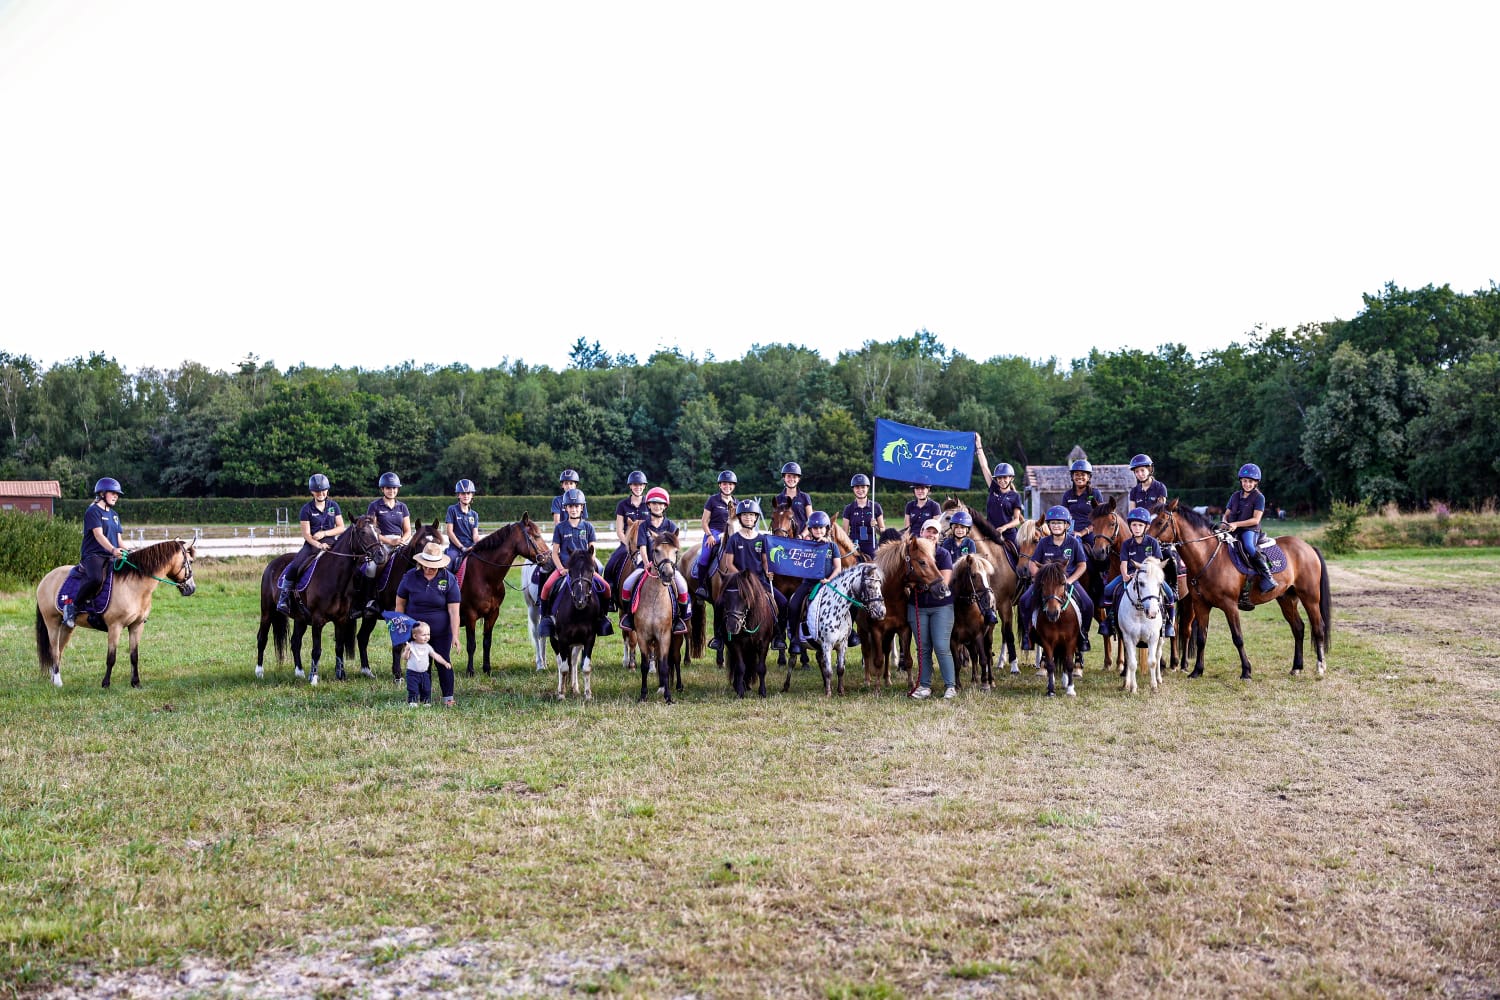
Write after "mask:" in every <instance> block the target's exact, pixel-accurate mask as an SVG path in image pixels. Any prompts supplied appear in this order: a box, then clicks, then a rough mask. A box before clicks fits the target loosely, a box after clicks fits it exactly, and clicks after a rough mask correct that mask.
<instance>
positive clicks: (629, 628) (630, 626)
mask: <svg viewBox="0 0 1500 1000" xmlns="http://www.w3.org/2000/svg"><path fill="white" fill-rule="evenodd" d="M620 631H621V632H634V631H635V615H633V614H631V613H630V612H629V611H621V612H620Z"/></svg>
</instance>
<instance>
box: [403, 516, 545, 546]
mask: <svg viewBox="0 0 1500 1000" xmlns="http://www.w3.org/2000/svg"><path fill="white" fill-rule="evenodd" d="M531 523H532V524H535V523H536V522H535V521H532V522H531ZM513 528H514V529H515V530H517V531H519V532H520V533H521V534H523V535H524V534H526V528H525V527H524V526H523V523H522V522H521V521H512V522H510V523H509V524H506V525H501V526H500V527H498V528H496V529H495V530H494V531H492V532H490V533H489V534H488V535H485V536H484V537H483V538H481V539H480V540H479V541H477V542H475V543H474V549H473V551H475V552H489V551H490V550H492V549H498V548H499V547H500V546H502V545H504V544H505V541H506V536H507V535H509V534H510V531H511V529H513ZM416 536H417V533H416V532H415V531H413V532H412V537H413V538H415V537H416Z"/></svg>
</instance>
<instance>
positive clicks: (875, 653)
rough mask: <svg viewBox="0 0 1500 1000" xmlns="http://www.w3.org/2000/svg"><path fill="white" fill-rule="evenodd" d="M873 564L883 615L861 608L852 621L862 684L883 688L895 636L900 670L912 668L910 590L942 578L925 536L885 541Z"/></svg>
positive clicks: (889, 680)
mask: <svg viewBox="0 0 1500 1000" xmlns="http://www.w3.org/2000/svg"><path fill="white" fill-rule="evenodd" d="M875 565H877V566H879V567H880V578H881V581H880V583H881V597H882V598H884V604H885V615H884V616H883V617H881V618H879V619H876V618H875V617H874V616H873V615H870V614H868V613H866V612H864V611H861V612H860V613H859V614H857V615H855V619H854V620H855V623H856V624H857V625H858V627H859V643H860V645H859V648H860V652H861V654H862V655H863V657H864V661H865V683H867V684H871V683H873V684H879V685H880V686H881V687H884V686H885V685H887V684H889V683H890V682H891V657H892V655H893V654H894V652H895V643H896V640H897V638H900V639H901V641H902V647H903V650H902V653H903V655H902V669H904V670H907V671H910V670H911V668H912V663H913V661H912V657H911V626H909V625H908V624H907V623H906V606H907V604H909V603H910V600H911V595H912V593H913V592H914V591H922V590H926V589H927V588H928V587H929V586H931V585H932V584H933V583H935V582H936V581H938V580H941V579H942V574H941V573H940V572H938V568H937V560H936V558H935V557H934V556H933V544H932V542H930V541H928V540H927V539H925V538H903V539H900V540H897V541H893V542H885V543H884V544H882V545H881V546H880V548H878V549H876V550H875Z"/></svg>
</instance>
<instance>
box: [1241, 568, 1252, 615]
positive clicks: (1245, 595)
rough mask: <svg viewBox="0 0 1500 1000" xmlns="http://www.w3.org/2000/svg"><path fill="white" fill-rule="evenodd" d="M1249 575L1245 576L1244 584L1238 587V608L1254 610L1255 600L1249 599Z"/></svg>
mask: <svg viewBox="0 0 1500 1000" xmlns="http://www.w3.org/2000/svg"><path fill="white" fill-rule="evenodd" d="M1250 581H1251V578H1250V577H1248V576H1247V577H1245V583H1244V586H1242V587H1240V610H1241V611H1254V610H1255V602H1254V601H1252V600H1250Z"/></svg>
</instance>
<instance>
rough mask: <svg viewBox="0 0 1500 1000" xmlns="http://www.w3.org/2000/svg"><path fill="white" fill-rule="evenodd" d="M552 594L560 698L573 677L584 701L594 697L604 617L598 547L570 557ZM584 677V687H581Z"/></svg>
mask: <svg viewBox="0 0 1500 1000" xmlns="http://www.w3.org/2000/svg"><path fill="white" fill-rule="evenodd" d="M558 590H559V591H561V592H562V594H566V595H567V597H566V599H562V594H558V593H554V594H553V595H552V619H553V626H552V637H551V639H552V652H553V655H555V656H556V657H557V697H558V699H559V700H561V699H562V698H563V697H564V682H565V681H566V680H568V679H569V678H571V680H572V687H573V693H574V694H582V695H583V700H584V701H589V700H591V699H592V698H593V697H594V685H593V670H594V667H593V663H592V657H593V655H594V637H595V636H596V635H598V630H599V619H600V618H603V617H604V602H603V601H602V600H601V599H600V596H599V592H598V591H597V590H595V589H594V547H593V546H592V545H589V546H586V547H584V548H581V549H578V550H576V551H575V552H574V553H573V554H572V555H570V556H569V557H568V566H567V576H565V577H563V579H562V580H560V581H558ZM580 678H581V680H582V686H581V687H580V686H579V681H580Z"/></svg>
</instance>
